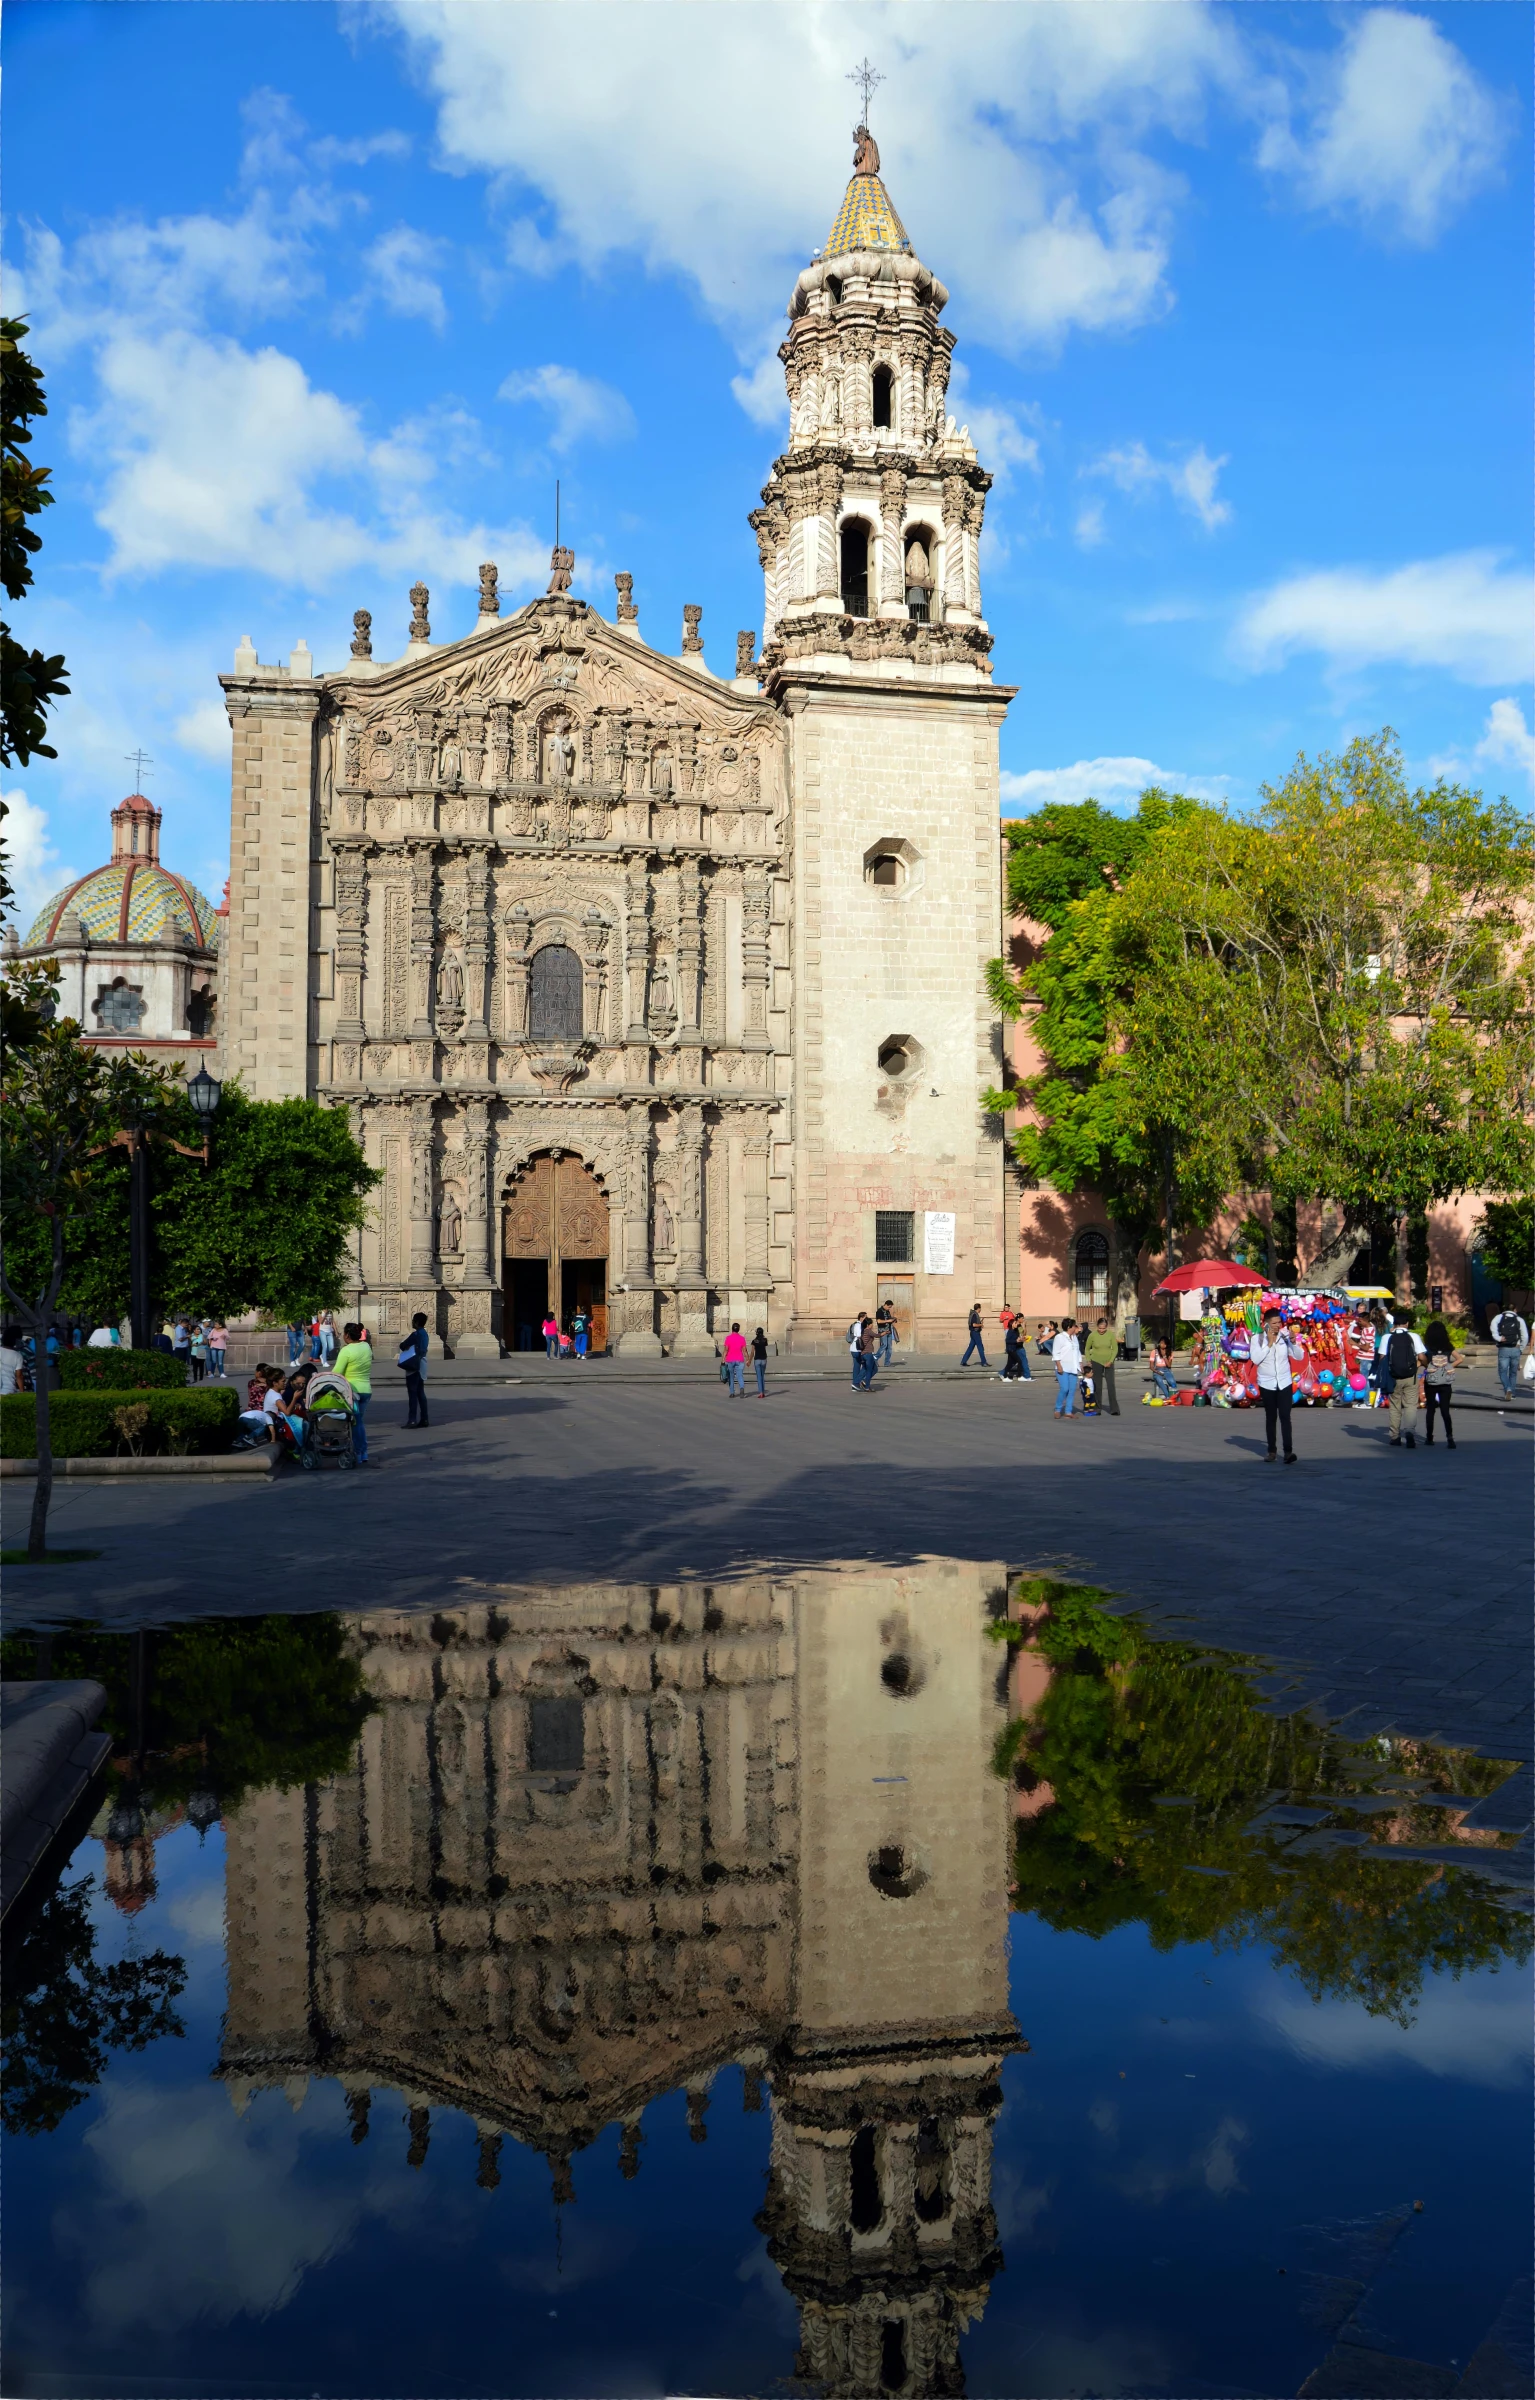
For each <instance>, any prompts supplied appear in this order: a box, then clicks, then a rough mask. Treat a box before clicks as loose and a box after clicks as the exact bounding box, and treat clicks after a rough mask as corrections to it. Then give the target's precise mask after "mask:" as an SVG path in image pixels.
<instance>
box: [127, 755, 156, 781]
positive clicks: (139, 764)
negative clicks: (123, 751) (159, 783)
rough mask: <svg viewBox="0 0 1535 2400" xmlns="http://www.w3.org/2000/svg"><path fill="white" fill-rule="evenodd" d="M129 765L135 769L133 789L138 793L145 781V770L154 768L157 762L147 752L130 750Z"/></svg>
mask: <svg viewBox="0 0 1535 2400" xmlns="http://www.w3.org/2000/svg"><path fill="white" fill-rule="evenodd" d="M128 763H129V765H130V766H131V767H132V769H133V788H134V790H135V791H137V790H138V788H139V786H140V784H141V783H142V782H143V780H144V769H145V768H146V767H152V766H153V765H154V763H155V762H154V760H153V759H152V758H151V757H150V755H149V752H148V751H147V750H130V751H129V752H128Z"/></svg>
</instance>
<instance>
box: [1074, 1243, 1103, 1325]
mask: <svg viewBox="0 0 1535 2400" xmlns="http://www.w3.org/2000/svg"><path fill="white" fill-rule="evenodd" d="M1076 1270H1077V1271H1076V1304H1077V1306H1078V1308H1082V1309H1088V1308H1106V1307H1107V1306H1108V1298H1109V1245H1108V1241H1107V1239H1106V1238H1105V1236H1104V1235H1103V1234H1101V1233H1095V1232H1089V1233H1079V1234H1078V1236H1077V1255H1076Z"/></svg>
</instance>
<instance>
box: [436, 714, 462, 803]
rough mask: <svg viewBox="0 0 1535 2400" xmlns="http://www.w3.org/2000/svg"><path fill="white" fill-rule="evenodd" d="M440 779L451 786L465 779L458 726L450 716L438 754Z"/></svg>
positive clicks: (444, 728)
mask: <svg viewBox="0 0 1535 2400" xmlns="http://www.w3.org/2000/svg"><path fill="white" fill-rule="evenodd" d="M437 773H438V777H439V780H440V781H441V782H443V783H445V784H447V785H449V786H450V787H451V786H452V785H454V784H458V783H462V781H463V779H464V754H463V752H462V750H461V749H460V748H459V746H458V726H457V725H456V723H454V721H453V720H452V719H451V718H450V719H449V721H448V723H447V724H446V725H445V726H444V727H443V733H442V748H441V749H440V750H439V752H438V754H437Z"/></svg>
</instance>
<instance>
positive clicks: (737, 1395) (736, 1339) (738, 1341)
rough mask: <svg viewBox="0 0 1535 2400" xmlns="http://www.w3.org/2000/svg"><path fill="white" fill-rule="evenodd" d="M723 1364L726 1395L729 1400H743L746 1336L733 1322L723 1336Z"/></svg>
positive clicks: (744, 1394) (744, 1392) (744, 1395)
mask: <svg viewBox="0 0 1535 2400" xmlns="http://www.w3.org/2000/svg"><path fill="white" fill-rule="evenodd" d="M725 1366H726V1370H727V1372H726V1378H725V1380H726V1383H727V1385H728V1387H729V1388H728V1391H727V1394H726V1397H727V1398H728V1399H731V1400H744V1399H745V1398H746V1336H745V1334H744V1333H743V1332H742V1331H741V1328H740V1326H739V1325H737V1324H734V1323H733V1324H732V1325H731V1328H730V1331H729V1332H728V1333H727V1334H726V1336H725Z"/></svg>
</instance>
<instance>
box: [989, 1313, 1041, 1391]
mask: <svg viewBox="0 0 1535 2400" xmlns="http://www.w3.org/2000/svg"><path fill="white" fill-rule="evenodd" d="M1002 1346H1003V1349H1004V1351H1005V1352H1006V1356H1005V1357H1004V1359H1003V1361H1002V1372H1001V1374H1000V1375H999V1376H998V1377H997V1381H998V1383H1031V1382H1032V1381H1033V1377H1032V1375H1031V1374H1030V1372H1029V1348H1028V1343H1027V1342H1026V1341H1025V1339H1024V1329H1023V1325H1022V1322H1021V1320H1020V1319H1019V1318H1017V1317H1012V1318H1010V1319H1009V1320H1008V1324H1007V1329H1006V1331H1005V1332H1004V1334H1003V1336H1002Z"/></svg>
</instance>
